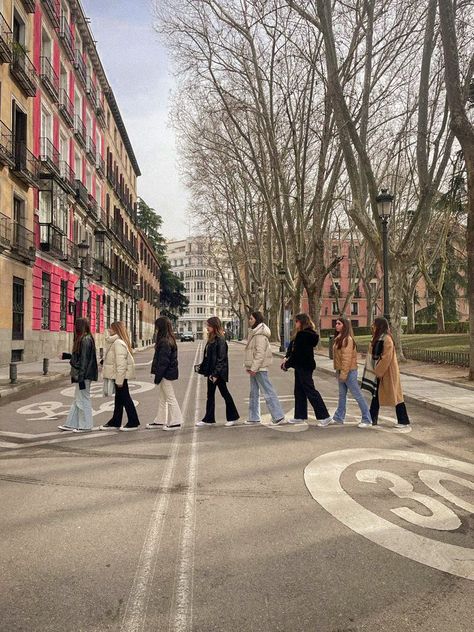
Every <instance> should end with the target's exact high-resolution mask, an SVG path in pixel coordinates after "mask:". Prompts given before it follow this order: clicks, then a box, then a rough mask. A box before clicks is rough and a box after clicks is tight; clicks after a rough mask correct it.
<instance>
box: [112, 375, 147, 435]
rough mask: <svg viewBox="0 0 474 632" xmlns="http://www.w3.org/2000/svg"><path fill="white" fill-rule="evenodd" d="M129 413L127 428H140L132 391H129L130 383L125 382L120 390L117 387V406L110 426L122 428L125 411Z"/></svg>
mask: <svg viewBox="0 0 474 632" xmlns="http://www.w3.org/2000/svg"><path fill="white" fill-rule="evenodd" d="M124 408H125V410H126V411H127V417H128V423H127V426H139V425H140V421H139V419H138V415H137V409H136V408H135V404H134V403H133V401H132V398H131V397H130V391H129V390H128V381H127V380H124V381H123V386H122V387H121V388H118V387H117V386H115V406H114V414H113V415H112V419H111V420H110V421H109V423H108V425H109V426H117V428H120V426H121V425H122V415H123V409H124Z"/></svg>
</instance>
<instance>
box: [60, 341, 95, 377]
mask: <svg viewBox="0 0 474 632" xmlns="http://www.w3.org/2000/svg"><path fill="white" fill-rule="evenodd" d="M66 357H67V355H66ZM69 364H70V365H71V382H73V383H81V382H84V381H85V380H91V381H93V382H96V381H97V378H98V373H99V371H98V367H97V354H96V350H95V342H94V338H93V337H92V336H91V335H87V336H84V338H83V339H82V341H81V346H80V347H79V351H77V352H73V353H72V354H71V359H70V361H69Z"/></svg>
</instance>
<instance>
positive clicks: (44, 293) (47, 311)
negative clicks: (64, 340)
mask: <svg viewBox="0 0 474 632" xmlns="http://www.w3.org/2000/svg"><path fill="white" fill-rule="evenodd" d="M50 295H51V276H50V275H49V274H47V273H46V272H43V274H42V277H41V329H49V326H50V320H51V305H50V304H51V296H50Z"/></svg>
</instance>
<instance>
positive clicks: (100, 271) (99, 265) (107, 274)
mask: <svg viewBox="0 0 474 632" xmlns="http://www.w3.org/2000/svg"><path fill="white" fill-rule="evenodd" d="M93 268H94V278H95V279H96V280H97V281H102V282H103V283H110V282H111V281H112V274H111V270H110V268H108V267H107V266H106V265H105V263H104V262H103V261H101V260H100V259H94V260H93Z"/></svg>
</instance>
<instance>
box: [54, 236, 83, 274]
mask: <svg viewBox="0 0 474 632" xmlns="http://www.w3.org/2000/svg"><path fill="white" fill-rule="evenodd" d="M58 259H59V260H60V261H67V262H68V263H69V264H70V265H71V266H73V267H74V268H78V267H79V257H78V254H77V246H76V244H75V243H73V242H72V241H71V240H70V239H67V238H66V237H64V236H63V240H62V252H61V254H60V255H59V257H58Z"/></svg>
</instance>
